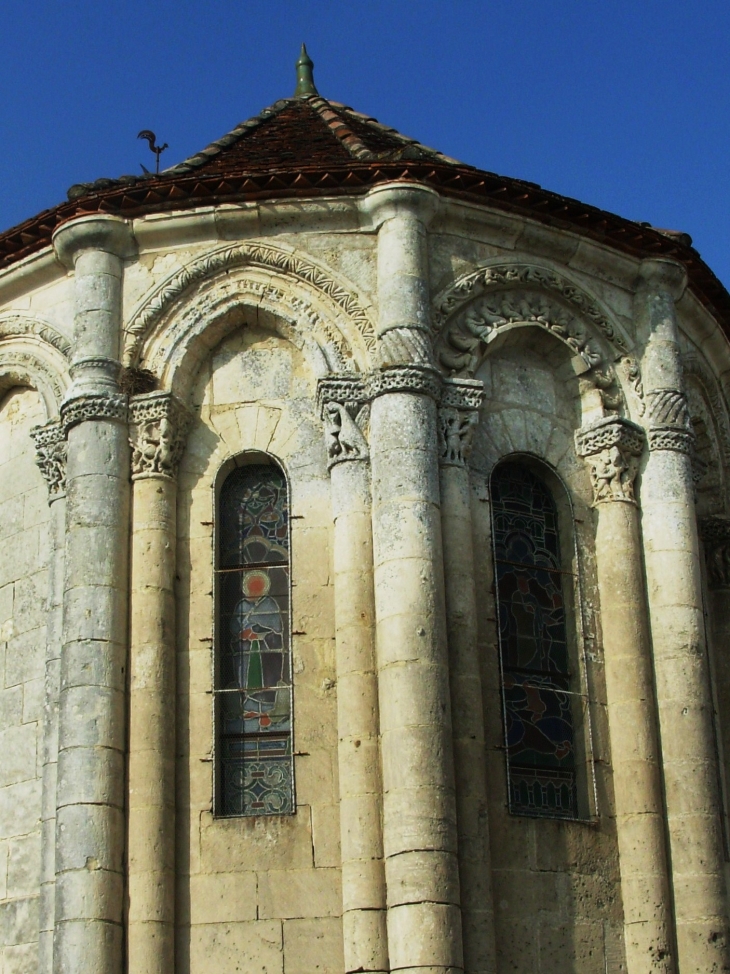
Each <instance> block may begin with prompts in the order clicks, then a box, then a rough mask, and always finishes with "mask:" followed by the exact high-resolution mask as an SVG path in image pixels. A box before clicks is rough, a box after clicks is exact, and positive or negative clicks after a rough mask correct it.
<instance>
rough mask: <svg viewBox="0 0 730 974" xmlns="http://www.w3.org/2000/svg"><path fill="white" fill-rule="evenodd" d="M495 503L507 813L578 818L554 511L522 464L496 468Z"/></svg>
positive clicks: (566, 579) (566, 593) (567, 582)
mask: <svg viewBox="0 0 730 974" xmlns="http://www.w3.org/2000/svg"><path fill="white" fill-rule="evenodd" d="M492 511H493V519H494V549H495V562H496V589H497V602H498V617H499V644H500V657H501V671H502V695H503V706H504V720H505V735H506V745H507V776H508V793H509V807H510V811H512V812H515V813H517V814H531V815H544V816H548V817H560V818H575V817H576V816H577V795H576V758H575V736H574V727H573V712H572V706H573V704H572V699H573V694H572V693H571V689H572V687H571V682H572V681H571V672H570V654H569V647H568V630H567V624H566V600H567V599H569V598H570V593H571V590H572V587H571V583H572V574H571V573H570V572H566V571H564V570H563V568H562V563H561V556H560V539H559V537H558V524H557V510H556V507H555V503H554V501H553V498H552V496H551V494H550V492H549V490H548V489H547V487H546V486H545V484H544V483H542V481H541V480H539V479H538V478H537V477H536V476H535V475H534V474H533V473H532V472H531V471H530V470H529V469H527V468H526V467H524V466H522V465H521V464H517V463H505V464H503V465H501V466H500V467H498V468H497V470H496V471H495V473H494V476H493V479H492Z"/></svg>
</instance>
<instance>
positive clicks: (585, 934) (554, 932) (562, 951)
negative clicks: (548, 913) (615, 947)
mask: <svg viewBox="0 0 730 974" xmlns="http://www.w3.org/2000/svg"><path fill="white" fill-rule="evenodd" d="M539 940H540V946H539V964H540V967H539V970H540V974H543V972H545V974H564V972H567V971H576V972H577V971H580V974H605V971H606V962H605V957H604V950H603V924H602V923H595V922H594V923H569V924H557V925H556V924H552V923H541V924H540V932H539Z"/></svg>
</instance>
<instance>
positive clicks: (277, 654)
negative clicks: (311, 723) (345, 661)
mask: <svg viewBox="0 0 730 974" xmlns="http://www.w3.org/2000/svg"><path fill="white" fill-rule="evenodd" d="M216 487H217V489H216V511H217V516H216V518H215V521H216V525H217V534H216V542H215V574H216V585H215V599H216V609H215V616H216V626H215V632H216V635H215V645H214V652H215V666H214V673H215V677H214V687H213V695H214V700H215V727H216V746H215V754H216V761H215V810H216V814H217V815H219V816H223V817H231V816H251V815H272V814H279V815H281V814H288V813H291V812H294V811H295V807H296V806H295V800H294V779H293V773H294V764H293V760H294V759H293V749H292V675H293V670H292V659H291V623H290V619H291V611H290V601H291V578H290V565H291V545H290V526H289V486H288V479H287V476H286V473H285V471H284V469H283V467H282V466H281V464H280V463H279V462H278V461H277V460H276V459H275V458H274V457H273V456H272V455H270V454H268V453H260V452H256V451H249V452H246V453H243V454H239V455H238V456H236V457H233V458H230V459H229V460H228V461H226V462H225V463H224V464H223V465H222V467H221V469H220V471H219V473H218V477H217V479H216Z"/></svg>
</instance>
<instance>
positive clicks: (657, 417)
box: [646, 389, 691, 430]
mask: <svg viewBox="0 0 730 974" xmlns="http://www.w3.org/2000/svg"><path fill="white" fill-rule="evenodd" d="M646 422H647V423H648V424H649V425H650V426H674V427H678V428H680V429H686V430H688V429H690V428H691V424H690V417H689V407H688V405H687V397H686V396H685V394H684V393H683V392H679V391H678V390H677V389H653V390H652V391H651V392H647V394H646Z"/></svg>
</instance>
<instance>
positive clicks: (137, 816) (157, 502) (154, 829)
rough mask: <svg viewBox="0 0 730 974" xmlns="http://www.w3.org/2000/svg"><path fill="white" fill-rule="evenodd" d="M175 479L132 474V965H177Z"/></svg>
mask: <svg viewBox="0 0 730 974" xmlns="http://www.w3.org/2000/svg"><path fill="white" fill-rule="evenodd" d="M176 494H177V489H176V484H175V482H174V481H173V480H170V479H168V478H166V477H161V476H160V477H148V478H144V479H140V480H135V482H134V488H133V493H132V498H133V500H132V561H131V572H130V574H131V613H130V659H129V670H130V674H129V675H130V707H129V811H128V815H129V819H128V830H127V836H128V838H127V868H128V881H129V909H128V929H127V943H128V957H129V969H130V971H135V972H138V974H168V972H170V971H172V970H173V969H174V932H175V931H174V919H175V917H174V906H175V697H176V686H175V642H174V640H175V595H174V581H175V541H176Z"/></svg>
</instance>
